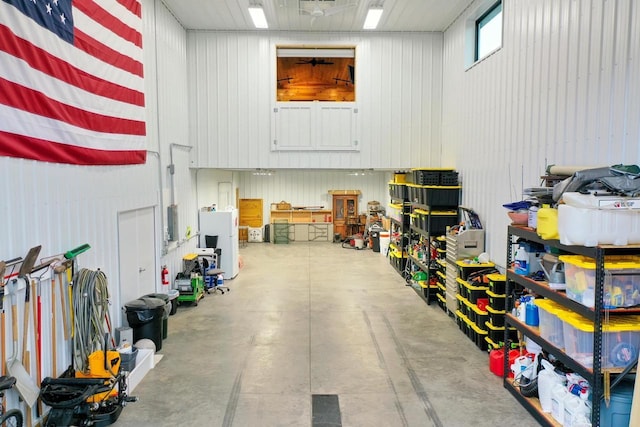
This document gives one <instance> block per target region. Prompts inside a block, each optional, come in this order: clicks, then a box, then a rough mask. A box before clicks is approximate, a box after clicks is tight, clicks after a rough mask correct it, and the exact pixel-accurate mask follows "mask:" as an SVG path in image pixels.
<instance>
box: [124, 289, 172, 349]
mask: <svg viewBox="0 0 640 427" xmlns="http://www.w3.org/2000/svg"><path fill="white" fill-rule="evenodd" d="M165 306H166V304H165V303H164V301H162V300H161V299H157V298H145V297H142V298H139V299H136V300H133V301H129V302H128V303H126V304H125V305H124V307H125V312H126V314H127V322H129V326H131V329H133V342H134V343H136V342H137V341H138V340H141V339H143V338H147V339H150V340H151V341H153V343H154V344H155V345H156V351H159V350H160V349H162V317H163V316H164V312H165Z"/></svg>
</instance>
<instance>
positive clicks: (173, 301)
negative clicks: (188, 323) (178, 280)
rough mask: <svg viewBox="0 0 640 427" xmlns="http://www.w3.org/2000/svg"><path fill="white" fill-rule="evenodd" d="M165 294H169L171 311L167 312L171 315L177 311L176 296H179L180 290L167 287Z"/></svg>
mask: <svg viewBox="0 0 640 427" xmlns="http://www.w3.org/2000/svg"><path fill="white" fill-rule="evenodd" d="M167 295H169V301H171V311H170V312H169V315H170V316H173V315H174V314H176V312H177V311H178V297H179V296H180V291H178V290H177V289H169V292H167Z"/></svg>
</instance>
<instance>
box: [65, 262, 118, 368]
mask: <svg viewBox="0 0 640 427" xmlns="http://www.w3.org/2000/svg"><path fill="white" fill-rule="evenodd" d="M73 311H74V319H75V321H74V324H75V335H74V342H73V359H74V360H73V362H74V367H75V369H76V370H80V371H83V372H86V371H87V368H88V363H89V362H88V358H89V355H90V354H91V353H93V352H94V351H98V350H104V347H103V346H106V345H107V343H106V342H105V339H104V336H105V334H107V333H108V334H111V330H110V325H111V318H110V316H109V288H108V283H107V276H106V275H105V274H104V272H102V271H100V270H97V271H93V270H89V269H86V268H83V269H80V271H78V272H77V273H76V275H75V277H74V278H73Z"/></svg>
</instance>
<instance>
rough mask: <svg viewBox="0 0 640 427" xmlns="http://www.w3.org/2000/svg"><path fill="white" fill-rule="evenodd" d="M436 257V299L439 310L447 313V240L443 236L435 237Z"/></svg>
mask: <svg viewBox="0 0 640 427" xmlns="http://www.w3.org/2000/svg"><path fill="white" fill-rule="evenodd" d="M436 242H437V249H436V252H437V254H438V257H437V259H436V276H437V283H436V285H437V286H438V289H437V292H438V293H437V294H436V299H437V301H438V305H439V306H440V308H441V309H442V310H443V311H444V312H445V313H446V312H447V259H446V257H447V239H446V238H445V237H444V236H438V237H436Z"/></svg>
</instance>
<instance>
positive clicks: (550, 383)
mask: <svg viewBox="0 0 640 427" xmlns="http://www.w3.org/2000/svg"><path fill="white" fill-rule="evenodd" d="M541 363H542V368H543V369H541V370H540V372H538V396H539V397H540V406H542V410H543V411H544V412H551V392H552V390H553V387H554V386H555V385H556V384H563V383H564V380H565V377H564V375H560V374H557V373H556V372H555V371H554V370H553V365H552V364H551V363H550V362H549V361H548V360H545V359H542V361H541Z"/></svg>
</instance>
